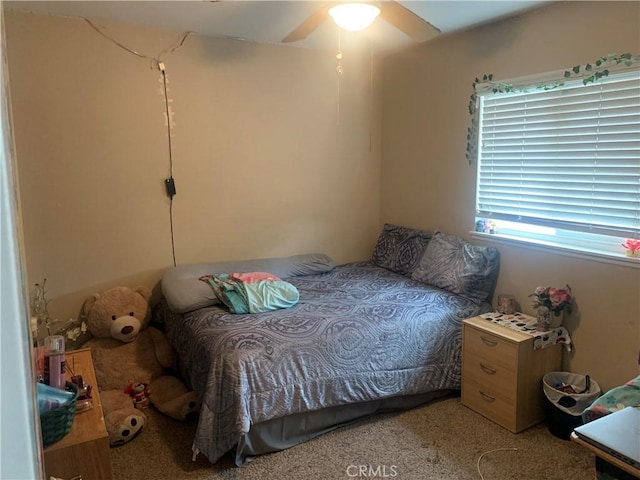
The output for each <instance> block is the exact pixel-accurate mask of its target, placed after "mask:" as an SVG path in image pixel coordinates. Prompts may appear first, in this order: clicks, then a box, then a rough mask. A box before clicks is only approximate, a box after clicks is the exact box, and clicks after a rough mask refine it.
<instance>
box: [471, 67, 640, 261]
mask: <svg viewBox="0 0 640 480" xmlns="http://www.w3.org/2000/svg"><path fill="white" fill-rule="evenodd" d="M527 90H528V91H520V92H518V93H491V92H487V93H482V92H481V93H479V101H480V104H479V119H478V141H479V148H478V177H477V190H476V220H477V222H476V225H478V226H477V227H476V230H481V229H482V227H481V225H483V222H484V223H485V224H486V223H488V224H490V225H492V226H493V227H494V228H495V232H496V233H498V234H500V235H504V236H512V237H514V238H517V239H524V240H527V241H533V242H537V243H547V244H552V245H557V246H561V247H569V248H572V249H577V250H583V251H589V250H592V251H599V252H609V253H612V254H618V255H620V254H624V251H623V249H622V247H621V246H620V243H621V242H623V241H624V239H625V238H640V71H638V70H635V71H628V70H627V71H626V72H618V73H610V74H609V75H608V76H607V77H606V78H604V79H603V80H599V81H598V82H597V83H589V84H588V85H586V86H585V85H583V83H582V81H581V80H577V81H573V82H567V83H565V84H564V85H561V86H559V87H556V88H552V89H548V90H545V89H543V88H535V87H532V88H529V89H527ZM487 220H489V222H487ZM478 221H479V222H480V223H478Z"/></svg>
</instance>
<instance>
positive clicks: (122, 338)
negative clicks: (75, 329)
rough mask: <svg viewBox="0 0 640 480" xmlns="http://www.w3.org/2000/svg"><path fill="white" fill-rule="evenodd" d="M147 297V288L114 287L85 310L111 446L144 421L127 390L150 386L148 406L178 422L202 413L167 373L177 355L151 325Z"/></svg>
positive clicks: (194, 398)
mask: <svg viewBox="0 0 640 480" xmlns="http://www.w3.org/2000/svg"><path fill="white" fill-rule="evenodd" d="M150 298H151V292H150V291H149V289H147V288H145V287H137V288H135V289H131V288H128V287H115V288H112V289H110V290H106V291H104V292H102V293H96V294H94V295H92V296H91V297H89V298H88V299H87V300H86V301H85V303H84V306H83V312H84V315H85V318H86V321H87V326H88V329H89V331H90V332H91V334H92V335H93V337H94V338H92V339H91V340H89V341H88V342H87V343H86V345H85V346H87V347H89V348H91V352H92V356H93V365H94V368H95V371H96V380H97V382H98V388H99V390H100V397H101V400H102V409H103V413H104V419H105V423H106V426H107V432H108V434H109V443H110V444H111V445H121V444H123V443H126V442H128V441H129V440H131V439H132V438H133V437H134V436H135V435H136V434H137V433H138V432H139V431H140V429H141V428H142V426H143V425H144V423H145V421H146V416H145V415H144V413H143V411H142V410H141V409H138V408H135V407H134V399H133V398H132V396H130V395H129V394H128V393H125V390H127V388H129V391H131V387H132V386H133V387H134V388H135V387H136V386H139V384H142V385H146V386H148V393H149V400H150V401H151V403H152V404H153V405H154V406H155V407H156V408H157V409H158V410H159V411H161V412H162V413H164V414H166V415H168V416H170V417H173V418H175V419H178V420H184V419H185V418H186V417H187V415H189V414H190V413H195V412H197V411H199V409H200V405H201V402H200V401H199V399H198V396H197V395H196V394H195V392H192V391H189V390H188V389H187V387H186V386H185V385H184V384H183V383H182V382H181V381H180V380H179V379H178V378H176V377H174V376H171V375H167V374H166V372H167V371H168V370H170V369H171V368H173V367H174V364H175V355H174V352H173V350H172V348H171V345H170V344H169V342H168V340H167V338H166V337H165V336H164V334H163V333H162V332H161V331H160V330H158V329H156V328H154V327H150V326H149V322H150V320H151V308H150V306H149V299H150Z"/></svg>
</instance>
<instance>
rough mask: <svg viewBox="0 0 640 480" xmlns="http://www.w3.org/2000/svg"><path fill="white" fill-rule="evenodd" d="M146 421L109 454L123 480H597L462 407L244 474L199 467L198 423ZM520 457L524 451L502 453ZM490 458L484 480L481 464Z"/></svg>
mask: <svg viewBox="0 0 640 480" xmlns="http://www.w3.org/2000/svg"><path fill="white" fill-rule="evenodd" d="M147 413H148V422H147V425H145V427H144V429H143V431H142V432H141V433H140V434H139V435H138V437H137V438H135V439H133V440H132V441H131V442H129V443H127V444H125V445H123V446H121V447H116V448H112V449H111V463H112V465H113V478H114V479H115V480H120V479H136V480H146V479H149V480H160V479H198V480H205V479H206V480H217V479H239V480H258V479H268V480H280V479H291V480H297V479H323V480H325V479H326V480H333V479H336V480H338V479H346V480H348V479H353V478H355V479H364V478H386V479H399V480H423V479H438V480H467V479H468V480H471V479H473V480H483V478H484V480H508V479H514V480H523V479H548V480H553V479H558V480H560V479H562V480H565V479H571V480H587V479H593V478H594V470H593V457H592V456H591V455H590V454H589V453H587V452H586V451H585V450H584V449H583V448H581V447H580V446H578V445H576V444H574V443H572V442H568V441H564V440H560V439H558V438H556V437H554V436H553V435H551V434H550V433H549V432H548V430H547V428H546V425H544V424H541V425H538V426H536V427H533V428H530V429H528V430H526V431H525V432H522V433H520V434H518V435H514V434H512V433H510V432H508V431H507V430H505V429H503V428H501V427H499V426H498V425H495V424H494V423H492V422H490V421H489V420H487V419H485V418H484V417H482V416H481V415H478V414H476V413H475V412H473V411H471V410H469V409H468V408H466V407H464V406H462V405H461V403H460V398H459V397H450V398H446V399H444V400H439V401H435V402H433V403H430V404H427V405H424V406H421V407H419V408H416V409H413V410H409V411H405V412H401V413H394V414H384V415H378V416H375V417H371V418H369V419H366V420H363V421H361V422H358V423H356V424H353V425H350V426H347V427H343V428H341V429H338V430H335V431H333V432H331V433H328V434H325V435H323V436H320V437H318V438H316V439H313V440H311V441H309V442H307V443H304V444H301V445H298V446H296V447H293V448H290V449H288V450H285V451H283V452H278V453H273V454H269V455H263V456H261V457H259V458H257V459H256V460H254V461H253V462H251V463H250V464H249V465H248V466H246V467H242V468H238V467H235V466H234V465H233V463H232V461H231V459H230V458H229V456H226V457H225V458H223V459H222V460H220V461H219V462H218V463H216V464H215V465H212V464H210V463H209V462H208V461H207V459H206V458H205V457H204V456H203V455H199V456H198V458H197V460H196V461H195V462H192V461H191V442H192V439H193V434H194V432H195V428H196V421H192V422H186V423H182V422H177V421H175V420H172V419H170V418H168V417H165V416H163V415H162V414H159V413H158V412H156V411H155V410H150V411H148V412H147ZM512 448H517V450H496V449H512ZM493 450H496V451H493ZM485 452H489V453H485ZM483 453H485V455H484V456H483V457H482V459H481V461H480V472H481V474H480V473H478V469H477V464H478V459H479V457H480V456H481V455H482V454H483Z"/></svg>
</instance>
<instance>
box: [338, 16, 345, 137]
mask: <svg viewBox="0 0 640 480" xmlns="http://www.w3.org/2000/svg"><path fill="white" fill-rule="evenodd" d="M340 32H341V30H340V27H338V51H337V52H336V62H337V65H336V82H337V85H336V125H340V77H341V76H342V74H343V73H344V69H343V68H342V41H341V38H340Z"/></svg>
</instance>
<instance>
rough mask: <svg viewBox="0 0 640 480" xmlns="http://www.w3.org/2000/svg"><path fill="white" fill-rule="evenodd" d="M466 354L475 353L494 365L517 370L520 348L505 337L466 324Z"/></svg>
mask: <svg viewBox="0 0 640 480" xmlns="http://www.w3.org/2000/svg"><path fill="white" fill-rule="evenodd" d="M464 335H465V339H464V355H475V356H476V357H478V358H481V359H483V360H485V361H486V362H488V363H491V364H492V365H493V366H494V367H500V368H502V369H505V370H511V371H515V370H516V368H517V365H518V348H517V346H516V345H515V344H514V343H511V342H509V341H507V340H505V339H504V338H501V337H499V336H498V335H494V334H492V333H489V332H483V331H481V330H477V329H475V328H472V327H469V326H465V331H464Z"/></svg>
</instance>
